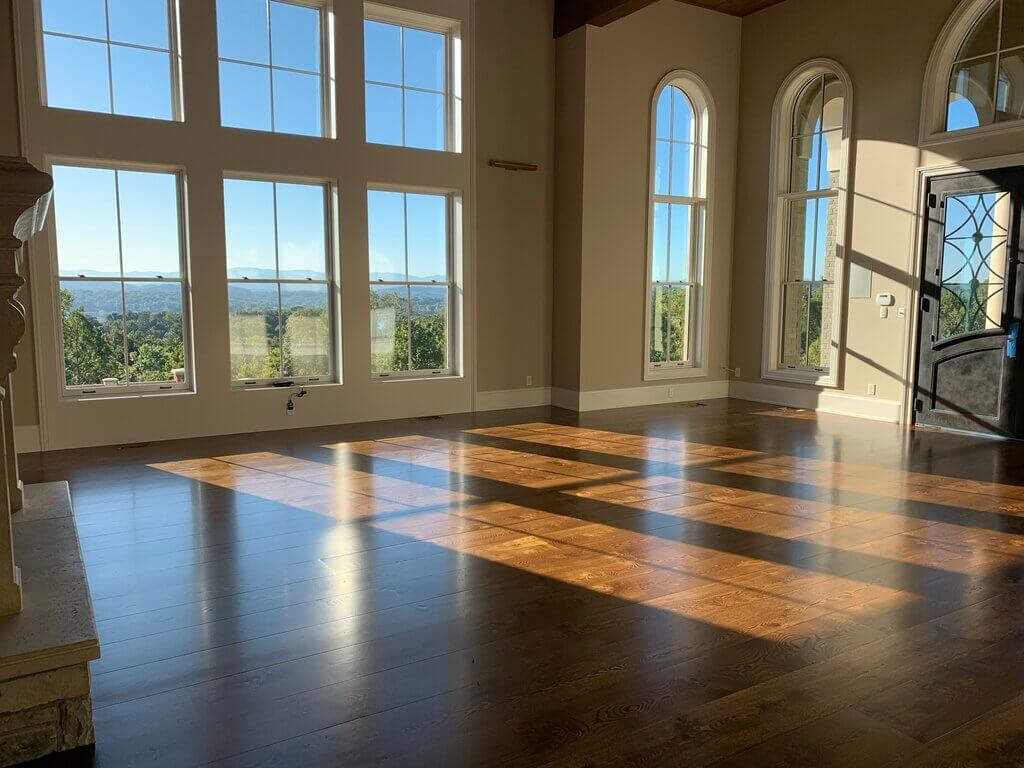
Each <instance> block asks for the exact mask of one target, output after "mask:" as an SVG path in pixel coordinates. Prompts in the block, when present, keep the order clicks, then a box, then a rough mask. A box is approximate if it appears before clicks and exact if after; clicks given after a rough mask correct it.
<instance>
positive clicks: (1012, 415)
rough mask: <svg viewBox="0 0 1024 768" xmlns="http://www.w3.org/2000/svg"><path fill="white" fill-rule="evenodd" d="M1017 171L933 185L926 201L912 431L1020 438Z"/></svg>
mask: <svg viewBox="0 0 1024 768" xmlns="http://www.w3.org/2000/svg"><path fill="white" fill-rule="evenodd" d="M1022 201H1024V168H1012V169H1002V170H997V171H986V172H984V173H977V174H963V175H956V176H946V177H941V178H937V179H933V180H932V182H931V184H930V188H929V190H928V196H927V201H926V206H927V210H926V212H925V213H926V216H927V239H926V246H925V254H924V268H923V270H922V273H921V306H920V323H919V324H918V369H917V393H916V401H915V404H914V408H915V411H916V416H915V420H916V423H918V424H922V425H927V426H934V427H945V428H951V429H963V430H968V431H970V432H981V433H986V434H992V435H1002V436H1006V437H1015V436H1016V437H1020V436H1024V435H1022V432H1024V403H1022V402H1021V399H1022V396H1024V389H1022V387H1021V380H1022V377H1021V375H1020V371H1021V365H1020V354H1019V353H1018V348H1017V347H1018V345H1017V337H1018V335H1019V333H1020V324H1021V317H1022V315H1024V272H1022V269H1024V268H1022V265H1021V243H1022V216H1021V208H1022Z"/></svg>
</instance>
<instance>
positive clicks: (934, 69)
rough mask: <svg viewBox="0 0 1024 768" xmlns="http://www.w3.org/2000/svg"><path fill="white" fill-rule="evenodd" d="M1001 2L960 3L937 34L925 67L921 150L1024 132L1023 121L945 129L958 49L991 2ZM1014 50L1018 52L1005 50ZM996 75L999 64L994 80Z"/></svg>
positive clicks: (986, 0)
mask: <svg viewBox="0 0 1024 768" xmlns="http://www.w3.org/2000/svg"><path fill="white" fill-rule="evenodd" d="M994 2H995V3H999V2H1002V0H961V2H960V4H959V5H958V6H957V7H956V9H955V10H954V11H953V13H952V14H950V17H949V19H947V20H946V24H945V26H944V27H943V28H942V31H941V32H940V33H939V37H938V39H937V40H936V43H935V46H934V48H933V49H932V54H931V57H930V58H929V60H928V67H927V69H926V70H925V77H924V87H923V90H922V97H921V134H920V142H919V143H920V145H921V146H922V147H927V146H935V145H938V144H948V143H950V142H954V141H962V140H964V139H972V138H977V137H979V136H992V135H999V134H1005V133H1018V132H1020V131H1022V130H1024V119H1022V120H1013V121H1007V122H1005V123H993V124H991V125H981V126H978V127H977V128H965V129H963V130H959V131H949V130H946V124H947V123H946V120H947V115H948V109H949V81H950V77H951V75H952V72H953V65H954V64H955V63H956V61H957V54H958V53H959V52H960V48H961V46H962V45H963V44H964V41H965V40H966V39H967V35H969V34H970V33H971V31H972V30H973V29H974V26H975V25H976V24H977V23H978V22H979V21H980V20H981V17H982V16H984V15H985V13H986V12H988V10H989V9H990V8H991V7H992V5H993V3H994ZM1007 50H1017V49H1007ZM998 76H999V67H998V61H997V66H996V77H998Z"/></svg>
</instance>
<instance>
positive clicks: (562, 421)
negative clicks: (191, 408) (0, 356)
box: [27, 400, 1024, 768]
mask: <svg viewBox="0 0 1024 768" xmlns="http://www.w3.org/2000/svg"><path fill="white" fill-rule="evenodd" d="M27 475H28V479H29V480H40V479H45V480H54V479H62V478H66V479H69V480H70V481H71V485H72V492H73V496H74V502H75V510H76V516H77V520H78V525H79V530H80V532H81V536H82V547H83V550H84V555H85V558H86V561H87V566H88V573H89V579H90V583H91V587H92V591H93V596H94V599H95V609H96V615H97V620H98V623H99V630H100V636H101V640H102V644H103V656H102V659H100V660H99V661H98V662H96V663H95V664H94V666H93V701H94V704H95V708H96V711H95V721H96V737H97V743H98V746H97V749H96V752H95V756H94V761H95V765H98V766H125V765H145V766H192V765H206V764H213V765H217V766H289V767H291V766H345V767H346V768H348V767H350V766H364V765H387V766H420V765H423V766H446V767H447V766H473V767H474V768H475V767H477V766H576V767H577V768H583V767H584V766H587V767H590V768H596V767H598V766H601V767H602V768H603V767H604V766H645V767H646V766H673V767H675V766H687V767H688V768H694V767H695V766H703V765H723V766H743V767H744V768H749V767H750V766H787V767H788V768H793V767H798V766H814V767H815V768H819V767H820V766H882V765H894V766H895V765H898V766H954V765H955V766H1009V765H1024V590H1022V588H1021V580H1022V574H1024V568H1022V563H1024V560H1022V555H1024V486H1022V485H1021V483H1024V444H1021V443H1011V442H997V441H991V440H986V439H981V438H972V437H967V436H962V435H949V434H939V433H935V432H929V431H920V430H917V431H915V430H902V429H900V428H898V427H895V426H893V425H886V424H878V423H872V422H864V421H857V420H854V419H843V418H841V417H826V416H822V417H820V418H817V419H816V418H814V416H813V414H800V413H791V412H788V411H785V410H782V409H777V408H775V407H773V406H765V405H758V404H754V403H746V402H740V401H735V400H733V401H715V402H710V403H708V404H707V405H706V406H704V407H683V406H662V407H653V408H642V409H630V410H621V411H611V412H605V413H599V414H588V415H584V416H577V415H575V414H570V413H568V412H565V411H558V410H552V409H534V410H528V411H506V412H502V413H496V414H480V415H476V416H456V417H445V418H443V419H440V420H433V421H400V422H386V423H378V424H371V425H358V426H348V427H333V428H324V429H315V430H304V431H294V432H288V433H274V434H264V435H255V436H253V435H250V436H235V437H225V438H217V439H211V440H203V441H185V442H176V443H165V444H160V445H153V446H150V447H136V448H129V449H125V450H113V449H105V450H92V451H78V452H68V453H62V454H48V455H46V456H45V457H43V458H42V459H41V460H40V463H39V464H38V465H37V466H35V467H34V468H32V467H28V468H27Z"/></svg>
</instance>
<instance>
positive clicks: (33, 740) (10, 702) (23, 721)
mask: <svg viewBox="0 0 1024 768" xmlns="http://www.w3.org/2000/svg"><path fill="white" fill-rule="evenodd" d="M94 742H95V737H94V735H93V730H92V702H91V700H90V698H89V672H88V669H87V668H86V666H85V665H84V664H83V665H78V666H76V667H67V668H65V669H54V670H49V671H47V672H42V673H39V674H35V675H26V676H24V677H19V678H15V679H13V680H5V681H4V682H2V683H0V765H2V766H9V765H17V764H18V763H23V762H26V761H28V760H35V759H36V758H38V757H43V756H44V755H49V754H52V753H54V752H66V751H68V750H69V749H77V748H78V747H84V746H88V745H89V744H92V743H94Z"/></svg>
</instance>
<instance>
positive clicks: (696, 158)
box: [647, 83, 707, 371]
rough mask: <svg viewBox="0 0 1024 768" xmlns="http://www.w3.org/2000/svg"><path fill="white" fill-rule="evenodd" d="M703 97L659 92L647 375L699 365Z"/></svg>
mask: <svg viewBox="0 0 1024 768" xmlns="http://www.w3.org/2000/svg"><path fill="white" fill-rule="evenodd" d="M705 111H706V107H704V103H703V98H702V97H700V96H699V95H697V97H696V100H695V97H694V96H691V95H690V94H688V93H687V92H686V91H685V90H684V89H683V88H682V87H680V86H679V85H678V84H674V83H669V84H667V85H666V86H664V87H663V88H662V89H661V90H660V91H659V93H658V95H657V98H656V102H655V110H654V131H653V134H654V135H653V146H652V157H651V162H652V172H651V198H650V216H651V223H650V230H651V235H650V246H649V254H648V255H649V258H648V274H649V277H650V281H649V286H648V296H647V306H648V312H647V315H648V333H647V336H648V352H647V364H648V369H649V370H653V371H664V370H671V369H676V368H682V367H692V366H694V365H695V364H696V357H697V346H698V344H697V340H698V338H699V333H698V331H699V328H698V326H699V324H700V323H699V318H700V314H699V312H698V306H699V304H700V300H701V297H700V288H701V275H702V271H703V263H702V262H703V252H704V228H705V218H706V210H707V199H706V189H705V178H704V177H705V164H706V155H707V137H706V136H705V132H706V128H705V123H706V121H705V116H704V112H705Z"/></svg>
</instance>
